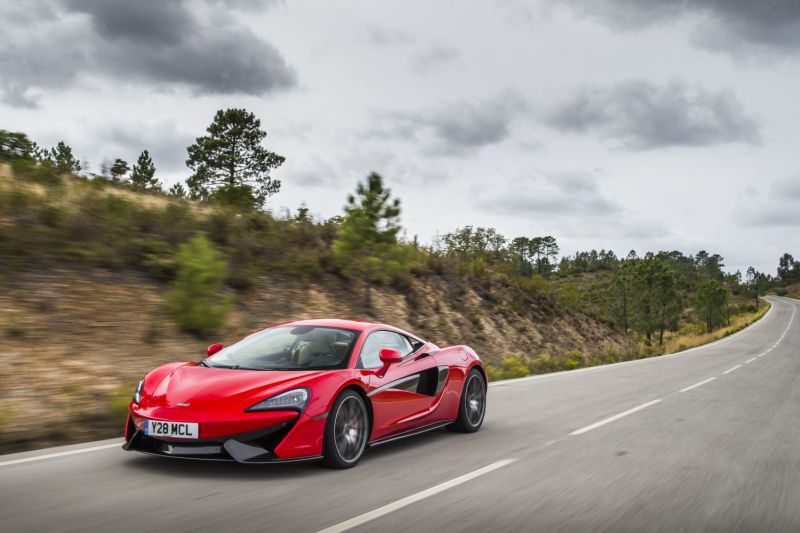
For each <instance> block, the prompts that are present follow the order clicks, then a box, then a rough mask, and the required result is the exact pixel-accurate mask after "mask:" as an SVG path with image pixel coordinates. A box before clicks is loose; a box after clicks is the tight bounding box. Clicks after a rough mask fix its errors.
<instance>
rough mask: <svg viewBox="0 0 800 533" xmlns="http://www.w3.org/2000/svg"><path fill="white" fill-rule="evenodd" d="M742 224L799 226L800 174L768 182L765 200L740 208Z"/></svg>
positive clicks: (740, 221)
mask: <svg viewBox="0 0 800 533" xmlns="http://www.w3.org/2000/svg"><path fill="white" fill-rule="evenodd" d="M740 212H743V213H744V216H742V217H740V218H739V223H740V224H742V225H751V226H758V227H781V226H783V227H790V226H800V175H795V176H789V177H786V178H782V179H777V180H775V181H774V182H772V183H771V184H770V187H769V192H768V194H767V195H766V201H761V202H759V203H758V205H747V206H744V207H742V208H741V209H740Z"/></svg>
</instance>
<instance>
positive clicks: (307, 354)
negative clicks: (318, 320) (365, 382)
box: [203, 326, 358, 370]
mask: <svg viewBox="0 0 800 533" xmlns="http://www.w3.org/2000/svg"><path fill="white" fill-rule="evenodd" d="M357 336H358V333H357V332H355V331H351V330H349V329H341V328H329V327H322V326H278V327H274V328H269V329H265V330H264V331H260V332H258V333H254V334H253V335H250V336H249V337H245V338H244V339H242V340H240V341H239V342H237V343H236V344H232V345H230V346H228V347H227V348H223V349H222V350H220V351H219V352H218V353H216V354H214V355H213V356H211V357H209V358H208V359H206V360H205V361H203V363H204V364H205V365H206V366H210V367H222V368H243V369H251V370H326V369H327V370H329V369H335V368H344V367H345V366H347V361H348V359H349V357H350V352H351V351H352V349H353V344H355V340H356V337H357Z"/></svg>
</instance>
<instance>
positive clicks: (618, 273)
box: [611, 257, 637, 335]
mask: <svg viewBox="0 0 800 533" xmlns="http://www.w3.org/2000/svg"><path fill="white" fill-rule="evenodd" d="M636 261H637V259H635V257H634V258H629V259H623V260H622V261H620V264H619V267H618V268H617V269H616V270H615V271H614V275H613V277H612V282H611V286H612V288H613V291H614V293H615V296H616V297H615V298H614V300H615V301H616V302H617V305H616V306H615V309H616V315H617V321H618V322H622V330H623V331H624V332H625V335H627V334H628V330H629V329H630V298H631V290H632V285H633V268H634V266H635V264H636Z"/></svg>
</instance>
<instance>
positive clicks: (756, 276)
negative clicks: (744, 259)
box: [745, 266, 769, 309]
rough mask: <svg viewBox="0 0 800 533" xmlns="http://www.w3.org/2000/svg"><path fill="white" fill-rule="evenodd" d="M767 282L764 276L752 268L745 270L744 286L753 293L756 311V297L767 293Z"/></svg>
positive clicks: (757, 301) (757, 302)
mask: <svg viewBox="0 0 800 533" xmlns="http://www.w3.org/2000/svg"><path fill="white" fill-rule="evenodd" d="M768 282H769V280H768V279H767V276H766V274H764V273H763V272H759V271H758V270H756V269H755V268H754V267H752V266H751V267H748V268H747V275H746V277H745V284H746V285H747V287H748V288H749V289H750V291H751V292H752V293H753V302H754V303H755V304H756V309H758V306H759V299H758V297H759V296H761V295H762V294H765V293H766V292H767V285H768Z"/></svg>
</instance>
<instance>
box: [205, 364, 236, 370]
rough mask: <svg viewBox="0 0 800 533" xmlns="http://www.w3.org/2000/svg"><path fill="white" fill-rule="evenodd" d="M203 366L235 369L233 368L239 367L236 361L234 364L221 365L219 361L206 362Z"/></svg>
mask: <svg viewBox="0 0 800 533" xmlns="http://www.w3.org/2000/svg"><path fill="white" fill-rule="evenodd" d="M204 366H207V367H209V368H228V369H230V370H235V369H237V368H239V364H238V363H237V364H234V365H221V364H219V363H217V364H213V365H212V364H210V363H206V364H205V365H204Z"/></svg>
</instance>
